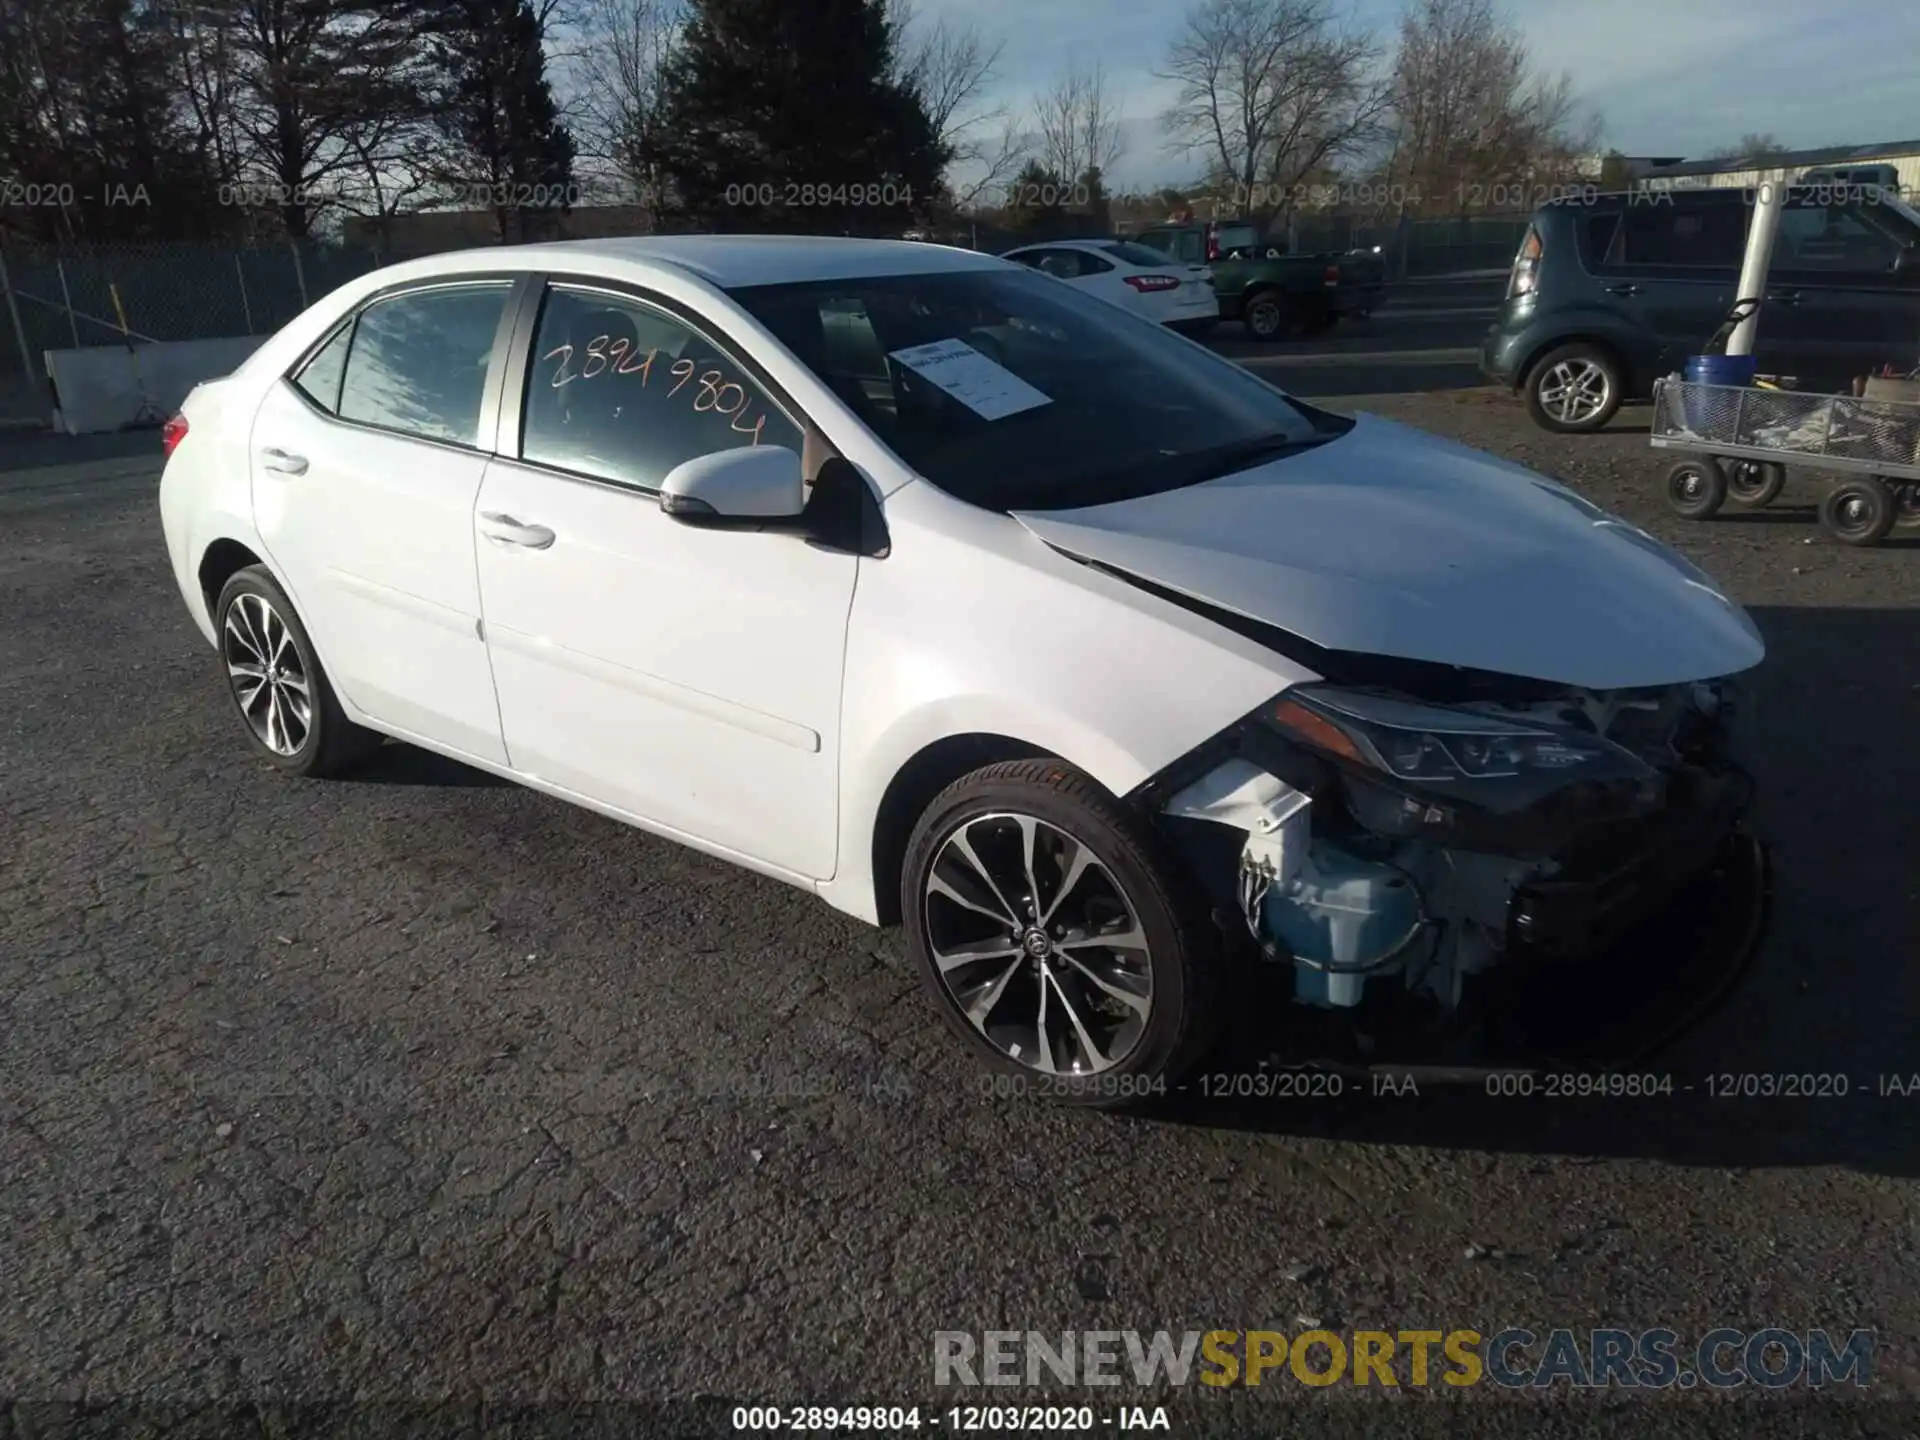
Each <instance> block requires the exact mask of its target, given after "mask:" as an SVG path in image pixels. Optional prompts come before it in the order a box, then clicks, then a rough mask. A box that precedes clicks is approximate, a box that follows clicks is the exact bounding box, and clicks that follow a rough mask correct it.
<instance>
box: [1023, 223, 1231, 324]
mask: <svg viewBox="0 0 1920 1440" xmlns="http://www.w3.org/2000/svg"><path fill="white" fill-rule="evenodd" d="M1001 258H1002V259H1003V260H1015V261H1018V262H1019V263H1020V264H1022V265H1028V266H1031V267H1032V268H1033V269H1035V270H1039V271H1042V272H1043V273H1045V274H1048V275H1051V276H1053V277H1054V278H1055V279H1056V280H1065V281H1066V282H1067V283H1068V284H1069V285H1072V286H1074V287H1075V288H1076V289H1080V290H1085V291H1086V292H1087V293H1088V294H1090V295H1098V296H1099V297H1100V298H1101V299H1102V300H1105V301H1107V302H1109V303H1110V304H1114V305H1118V306H1120V307H1121V308H1122V309H1123V310H1131V311H1132V312H1133V313H1134V314H1136V315H1138V316H1140V317H1141V318H1142V319H1144V320H1152V321H1154V322H1155V323H1157V324H1161V325H1165V326H1166V327H1167V328H1168V329H1170V330H1178V331H1179V332H1181V333H1182V334H1184V335H1191V336H1193V337H1194V338H1196V339H1198V338H1199V337H1201V336H1203V335H1206V334H1208V333H1209V332H1211V331H1212V329H1213V327H1214V326H1215V325H1217V324H1219V323H1220V301H1219V298H1218V297H1217V296H1216V295H1215V294H1214V293H1213V274H1212V272H1211V271H1209V270H1208V269H1207V267H1206V266H1205V265H1196V264H1192V263H1190V262H1188V261H1184V260H1175V259H1173V258H1171V257H1170V256H1168V255H1165V254H1163V253H1162V252H1161V251H1158V250H1155V249H1153V248H1151V247H1150V246H1146V245H1140V244H1137V243H1135V242H1134V241H1131V240H1052V241H1048V242H1047V243H1046V244H1044V245H1022V246H1020V247H1019V248H1017V249H1014V250H1009V251H1007V252H1006V253H1005V254H1003V255H1002V256H1001Z"/></svg>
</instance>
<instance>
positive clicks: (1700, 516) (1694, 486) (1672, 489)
mask: <svg viewBox="0 0 1920 1440" xmlns="http://www.w3.org/2000/svg"><path fill="white" fill-rule="evenodd" d="M1726 499H1727V476H1726V472H1725V471H1723V470H1722V469H1721V468H1720V466H1719V463H1718V462H1717V461H1715V460H1712V459H1710V458H1703V459H1699V460H1682V461H1681V462H1680V463H1679V464H1678V465H1675V466H1674V467H1673V468H1672V469H1671V470H1669V471H1667V507H1668V508H1669V509H1670V510H1672V511H1673V513H1674V514H1676V515H1683V516H1685V517H1686V518H1687V519H1689V520H1707V519H1711V518H1712V517H1713V515H1714V514H1715V512H1717V511H1718V510H1719V509H1720V507H1721V506H1722V505H1723V504H1725V503H1726Z"/></svg>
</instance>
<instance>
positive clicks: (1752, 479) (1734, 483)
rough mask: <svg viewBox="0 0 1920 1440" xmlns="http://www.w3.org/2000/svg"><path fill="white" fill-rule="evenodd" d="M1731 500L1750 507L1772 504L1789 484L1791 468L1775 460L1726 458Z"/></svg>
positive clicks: (1723, 462) (1723, 467) (1750, 508)
mask: <svg viewBox="0 0 1920 1440" xmlns="http://www.w3.org/2000/svg"><path fill="white" fill-rule="evenodd" d="M1720 468H1721V469H1722V470H1724V471H1725V472H1726V475H1727V499H1729V500H1731V501H1732V502H1733V503H1734V504H1736V505H1740V506H1744V507H1745V508H1747V509H1749V510H1758V509H1759V508H1760V507H1761V506H1763V505H1771V504H1772V503H1773V502H1774V501H1775V500H1778V499H1779V498H1780V491H1781V490H1782V489H1783V488H1785V486H1786V483H1787V467H1786V466H1784V465H1782V464H1780V463H1779V462H1778V461H1775V460H1722V461H1721V462H1720Z"/></svg>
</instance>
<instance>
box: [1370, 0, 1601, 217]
mask: <svg viewBox="0 0 1920 1440" xmlns="http://www.w3.org/2000/svg"><path fill="white" fill-rule="evenodd" d="M1392 84H1393V146H1392V150H1391V153H1390V154H1389V156H1388V160H1387V166H1386V168H1387V172H1388V178H1390V179H1391V180H1392V181H1393V182H1395V184H1396V186H1397V187H1400V188H1401V189H1402V190H1403V193H1405V194H1406V195H1407V196H1408V199H1409V203H1410V206H1411V207H1412V208H1419V209H1425V210H1457V211H1465V210H1471V209H1478V208H1488V207H1493V208H1502V207H1501V205H1500V197H1501V196H1502V195H1504V194H1507V193H1509V192H1510V191H1511V190H1512V189H1513V187H1514V185H1515V182H1522V183H1524V182H1528V181H1532V180H1536V179H1542V178H1570V177H1571V174H1572V172H1573V171H1574V170H1575V169H1576V168H1577V167H1578V165H1579V164H1580V163H1581V162H1582V160H1583V159H1584V156H1585V153H1586V152H1588V151H1590V150H1591V149H1592V148H1593V147H1594V145H1595V143H1596V140H1597V126H1590V127H1588V128H1587V129H1585V130H1581V129H1579V128H1578V127H1577V126H1576V119H1577V114H1578V109H1579V106H1578V103H1577V100H1576V97H1575V95H1574V92H1573V84H1572V81H1571V79H1570V78H1569V77H1567V76H1566V75H1564V74H1562V75H1559V76H1555V77H1551V78H1547V77H1540V76H1537V75H1535V74H1534V72H1533V67H1532V64H1531V61H1530V58H1529V56H1528V53H1527V46H1526V41H1525V39H1524V38H1523V37H1522V36H1521V34H1520V32H1519V30H1518V29H1517V28H1516V27H1515V26H1514V25H1513V24H1511V23H1510V22H1508V21H1507V20H1505V19H1504V18H1502V17H1501V15H1500V14H1499V13H1498V12H1497V11H1496V10H1495V9H1494V8H1493V4H1492V0H1418V3H1417V4H1416V5H1415V7H1414V8H1413V9H1412V10H1411V11H1409V12H1408V14H1407V15H1406V16H1405V17H1404V19H1403V20H1402V21H1401V28H1400V46H1399V50H1398V52H1397V53H1396V55H1395V57H1394V65H1393V81H1392Z"/></svg>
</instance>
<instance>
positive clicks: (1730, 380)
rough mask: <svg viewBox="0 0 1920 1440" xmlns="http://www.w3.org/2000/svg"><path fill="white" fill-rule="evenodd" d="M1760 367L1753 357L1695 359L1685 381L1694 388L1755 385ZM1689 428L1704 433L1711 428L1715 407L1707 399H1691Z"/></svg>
mask: <svg viewBox="0 0 1920 1440" xmlns="http://www.w3.org/2000/svg"><path fill="white" fill-rule="evenodd" d="M1757 369H1758V366H1757V364H1756V362H1755V360H1754V358H1753V356H1751V355H1693V356H1689V357H1688V359H1687V365H1686V369H1685V370H1684V371H1683V372H1682V374H1683V377H1684V378H1685V380H1686V381H1687V383H1688V384H1690V385H1751V384H1752V383H1753V377H1754V373H1755V371H1756V370H1757ZM1687 399H1688V404H1687V428H1688V429H1689V430H1693V431H1695V432H1702V431H1705V430H1706V429H1707V428H1708V420H1707V417H1708V416H1709V415H1710V414H1712V413H1713V411H1712V407H1711V406H1710V405H1708V404H1706V403H1704V401H1705V399H1706V397H1701V398H1700V399H1695V398H1694V397H1693V396H1691V395H1689V396H1688V397H1687Z"/></svg>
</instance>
